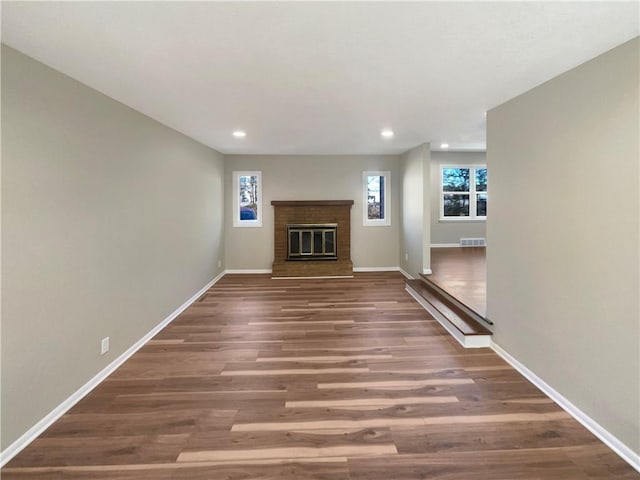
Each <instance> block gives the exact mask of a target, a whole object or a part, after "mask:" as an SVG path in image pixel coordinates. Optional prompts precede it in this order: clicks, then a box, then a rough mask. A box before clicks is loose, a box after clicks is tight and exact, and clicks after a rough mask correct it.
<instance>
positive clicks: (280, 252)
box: [271, 200, 353, 277]
mask: <svg viewBox="0 0 640 480" xmlns="http://www.w3.org/2000/svg"><path fill="white" fill-rule="evenodd" d="M271 205H273V207H274V228H273V233H274V242H273V246H274V255H273V267H272V273H273V276H274V277H323V276H352V275H353V263H352V262H351V207H352V206H353V200H272V201H271ZM326 223H335V224H337V225H338V227H337V256H338V259H337V260H305V261H291V260H287V240H288V239H287V225H291V224H326Z"/></svg>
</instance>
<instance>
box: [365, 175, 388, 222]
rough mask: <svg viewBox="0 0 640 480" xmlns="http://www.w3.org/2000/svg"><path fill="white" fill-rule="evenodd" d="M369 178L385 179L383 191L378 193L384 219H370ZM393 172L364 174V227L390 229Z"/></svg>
mask: <svg viewBox="0 0 640 480" xmlns="http://www.w3.org/2000/svg"><path fill="white" fill-rule="evenodd" d="M369 177H379V178H384V180H383V181H382V183H383V186H382V191H380V192H378V195H379V196H380V204H381V208H382V218H380V219H370V218H369ZM390 182H391V172H388V171H387V172H380V171H367V172H362V225H363V226H365V227H380V226H382V227H388V226H389V225H391V198H390V196H389V192H390V191H391V188H390V186H389V183H390Z"/></svg>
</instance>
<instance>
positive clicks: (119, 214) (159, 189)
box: [2, 47, 224, 449]
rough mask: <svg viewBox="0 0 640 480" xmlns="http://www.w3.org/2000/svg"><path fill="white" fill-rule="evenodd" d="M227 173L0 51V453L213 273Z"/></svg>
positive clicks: (126, 112) (199, 150) (91, 95)
mask: <svg viewBox="0 0 640 480" xmlns="http://www.w3.org/2000/svg"><path fill="white" fill-rule="evenodd" d="M223 170H224V162H223V159H222V156H221V155H220V154H219V153H217V152H215V151H214V150H211V149H209V148H207V147H204V146H203V145H201V144H198V143H196V142H194V141H192V140H190V139H189V138H187V137H185V136H183V135H181V134H179V133H177V132H175V131H173V130H171V129H169V128H167V127H165V126H163V125H160V124H159V123H157V122H155V121H152V120H151V119H149V118H148V117H145V116H143V115H142V114H140V113H137V112H135V111H134V110H132V109H130V108H128V107H126V106H124V105H122V104H120V103H117V102H115V101H114V100H112V99H110V98H108V97H106V96H104V95H102V94H100V93H98V92H96V91H95V90H92V89H90V88H88V87H86V86H84V85H82V84H80V83H78V82H76V81H74V80H72V79H70V78H69V77H66V76H64V75H62V74H60V73H58V72H56V71H54V70H51V69H49V68H47V67H45V66H44V65H42V64H40V63H38V62H35V61H34V60H32V59H29V58H28V57H25V56H23V55H22V54H20V53H18V52H16V51H15V50H12V49H10V48H6V47H3V48H2V448H3V449H4V448H6V447H7V446H8V445H9V444H10V443H12V442H13V441H14V440H16V438H17V437H19V436H20V435H21V434H23V433H24V432H25V431H26V430H27V429H29V428H30V427H32V426H33V425H34V424H35V423H36V422H38V421H39V420H40V419H42V418H43V417H44V416H45V415H46V414H48V413H49V412H50V411H51V410H52V409H53V408H54V407H56V406H58V405H59V404H60V403H61V402H62V401H63V400H64V399H66V398H67V397H68V396H69V395H70V394H72V393H73V392H74V391H76V390H77V389H78V388H79V387H80V386H82V385H83V384H84V383H85V382H87V381H88V380H89V379H90V378H92V377H93V376H94V375H95V374H96V373H98V372H99V371H100V370H101V369H103V368H104V367H105V366H106V365H108V364H109V363H110V362H112V361H113V360H114V359H115V358H116V357H117V356H118V355H120V354H121V353H122V352H123V351H125V350H126V349H127V348H129V347H130V346H131V345H132V344H134V343H135V342H136V341H137V340H139V339H140V338H141V337H142V336H144V335H145V334H146V333H147V332H149V331H150V330H151V329H152V328H153V327H154V326H156V325H157V324H158V323H160V322H161V321H162V320H163V319H164V318H166V317H167V316H168V315H169V314H170V313H171V312H172V311H174V310H175V309H176V308H178V307H179V306H180V305H181V304H182V303H183V302H185V301H186V300H187V299H188V298H190V297H191V296H192V295H193V294H194V293H196V292H197V291H198V290H199V289H200V288H202V287H203V286H204V285H205V284H206V283H207V282H209V281H210V280H212V279H213V278H214V277H215V276H216V275H217V274H218V272H219V271H220V269H218V268H217V262H218V259H221V258H222V256H223V249H222V244H223V235H222V229H223V224H222V215H223V211H222V203H223V201H224V199H223ZM106 336H109V337H110V338H111V350H110V352H108V353H107V354H106V355H104V356H101V355H100V340H101V339H102V338H103V337H106Z"/></svg>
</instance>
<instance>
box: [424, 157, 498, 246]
mask: <svg viewBox="0 0 640 480" xmlns="http://www.w3.org/2000/svg"><path fill="white" fill-rule="evenodd" d="M486 163H487V160H486V155H485V153H484V152H431V244H452V243H455V244H456V245H459V244H460V239H461V238H480V237H484V236H485V223H486V222H485V221H469V222H454V221H442V220H440V181H441V179H440V168H441V167H442V166H447V165H486ZM490 176H491V174H489V177H490ZM490 181H491V180H490V179H489V182H490ZM489 188H491V186H489ZM488 208H489V209H490V208H491V206H489V207H488Z"/></svg>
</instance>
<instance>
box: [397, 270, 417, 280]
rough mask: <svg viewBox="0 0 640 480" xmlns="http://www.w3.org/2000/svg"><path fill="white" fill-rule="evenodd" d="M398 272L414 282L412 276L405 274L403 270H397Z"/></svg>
mask: <svg viewBox="0 0 640 480" xmlns="http://www.w3.org/2000/svg"><path fill="white" fill-rule="evenodd" d="M398 271H399V272H400V273H401V274H402V275H404V276H405V278H407V279H409V280H415V278H413V276H412V275H411V274H410V273H409V272H406V271H405V270H403V269H402V268H398Z"/></svg>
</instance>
